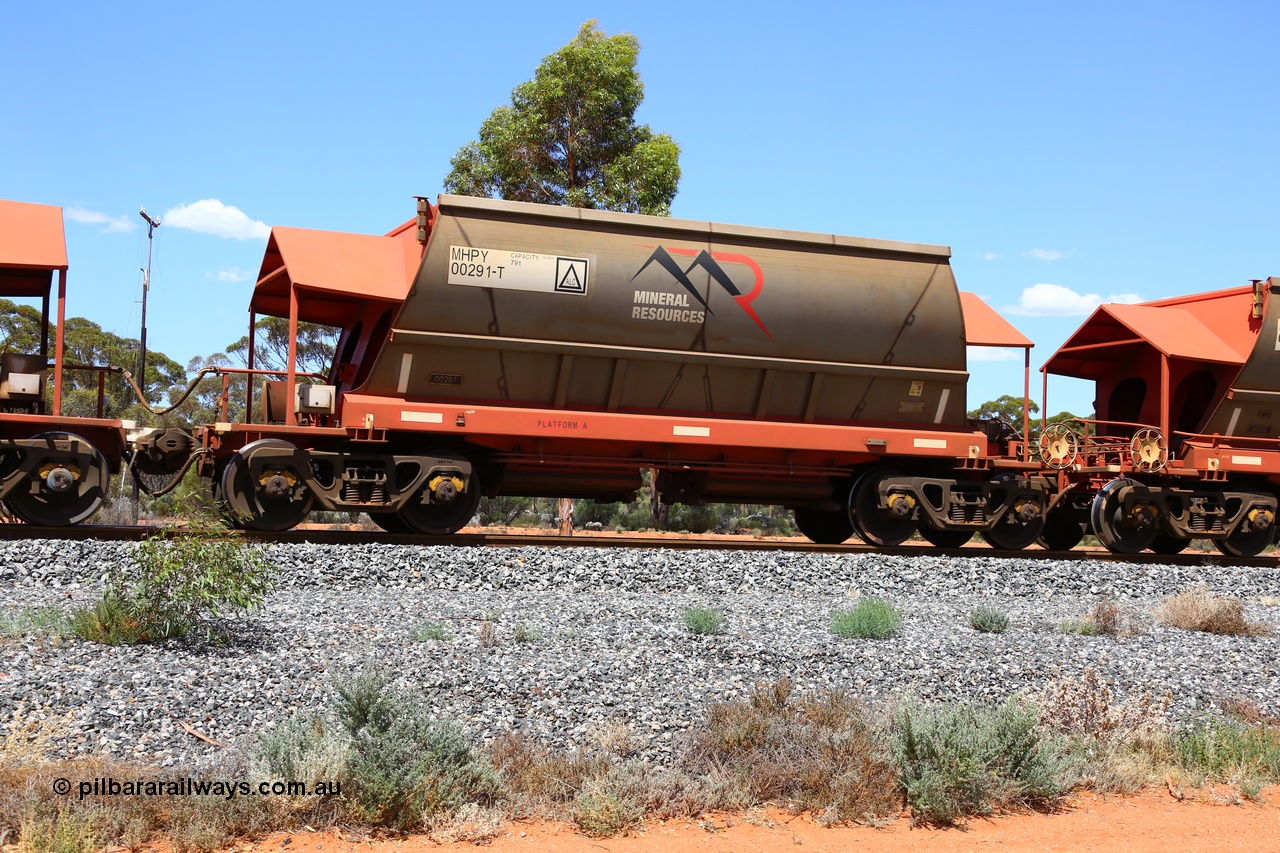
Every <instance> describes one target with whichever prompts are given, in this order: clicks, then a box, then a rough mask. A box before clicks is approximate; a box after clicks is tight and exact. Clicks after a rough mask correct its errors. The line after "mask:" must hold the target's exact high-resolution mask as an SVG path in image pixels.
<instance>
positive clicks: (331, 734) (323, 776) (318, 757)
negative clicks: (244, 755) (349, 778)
mask: <svg viewBox="0 0 1280 853" xmlns="http://www.w3.org/2000/svg"><path fill="white" fill-rule="evenodd" d="M335 728H337V727H335V726H334V725H332V724H331V723H329V722H328V721H326V720H325V719H324V718H323V717H320V716H316V717H310V718H308V717H303V716H295V717H293V718H291V719H289V720H287V721H285V722H284V723H282V724H280V725H278V726H276V727H275V728H274V729H271V730H270V731H267V732H264V733H263V734H262V735H261V736H260V737H259V738H258V748H257V751H256V752H255V753H254V757H255V759H256V761H257V763H258V764H259V765H261V768H262V769H263V770H265V771H266V774H267V775H268V776H270V778H272V779H286V780H291V781H299V782H306V783H307V785H308V786H312V785H314V784H315V783H316V782H330V781H339V782H340V781H341V779H342V777H343V776H345V775H346V760H347V742H346V740H344V739H343V738H342V737H341V736H340V733H339V732H338V731H335Z"/></svg>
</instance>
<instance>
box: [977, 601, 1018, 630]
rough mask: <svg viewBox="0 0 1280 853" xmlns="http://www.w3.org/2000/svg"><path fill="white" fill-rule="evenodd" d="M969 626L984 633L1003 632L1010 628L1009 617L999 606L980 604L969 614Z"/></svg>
mask: <svg viewBox="0 0 1280 853" xmlns="http://www.w3.org/2000/svg"><path fill="white" fill-rule="evenodd" d="M969 627H970V628H973V630H975V631H981V632H983V633H984V634H1003V633H1004V632H1005V631H1007V630H1008V629H1009V617H1008V616H1007V615H1006V614H1005V612H1004V611H1003V610H1001V609H1000V608H998V607H991V606H990V605H986V604H980V605H978V606H977V607H975V608H973V612H971V613H970V614H969Z"/></svg>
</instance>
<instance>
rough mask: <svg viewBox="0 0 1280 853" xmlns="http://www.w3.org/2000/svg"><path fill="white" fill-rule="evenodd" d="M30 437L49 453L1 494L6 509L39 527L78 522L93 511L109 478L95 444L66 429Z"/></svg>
mask: <svg viewBox="0 0 1280 853" xmlns="http://www.w3.org/2000/svg"><path fill="white" fill-rule="evenodd" d="M34 440H35V441H43V442H46V443H47V445H48V447H49V449H50V451H51V453H48V454H46V455H45V458H44V461H43V462H41V463H40V465H39V466H38V467H37V468H36V469H35V470H33V471H32V472H31V474H29V475H28V476H27V477H25V478H24V479H23V480H22V481H21V482H19V483H18V484H17V485H16V486H14V488H13V489H12V490H11V491H10V492H9V494H7V495H5V498H4V505H5V506H6V507H8V508H9V511H10V512H12V513H13V514H14V515H16V516H17V517H18V518H20V519H22V520H23V521H25V522H26V523H27V524H36V525H40V526H42V527H66V526H68V525H71V524H79V523H80V522H82V521H84V520H85V519H86V518H88V517H89V516H91V515H93V514H94V513H95V512H97V511H98V507H100V506H102V502H103V501H104V500H105V499H106V496H107V486H108V483H109V482H110V474H109V472H108V471H107V460H106V459H105V458H104V457H103V455H102V453H101V452H99V450H98V448H96V447H94V446H93V445H92V444H90V443H89V442H88V441H86V440H85V439H83V438H81V437H80V436H78V435H75V434H73V433H69V432H46V433H43V434H41V435H37V436H36V437H35V439H34ZM59 445H60V446H59ZM15 455H16V454H15Z"/></svg>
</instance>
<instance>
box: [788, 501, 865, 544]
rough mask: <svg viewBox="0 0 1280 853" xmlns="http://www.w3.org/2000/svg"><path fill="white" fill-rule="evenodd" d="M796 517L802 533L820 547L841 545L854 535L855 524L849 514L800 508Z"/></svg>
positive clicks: (797, 508) (796, 512) (805, 507)
mask: <svg viewBox="0 0 1280 853" xmlns="http://www.w3.org/2000/svg"><path fill="white" fill-rule="evenodd" d="M795 517H796V527H798V528H799V529H800V532H801V533H803V534H804V535H805V536H807V537H809V539H810V541H813V542H816V543H818V544H819V545H839V544H840V543H841V542H844V541H845V540H846V539H848V538H849V537H850V536H852V535H853V522H851V521H849V514H848V513H847V512H840V511H839V510H820V509H810V508H809V507H807V506H799V507H796V509H795Z"/></svg>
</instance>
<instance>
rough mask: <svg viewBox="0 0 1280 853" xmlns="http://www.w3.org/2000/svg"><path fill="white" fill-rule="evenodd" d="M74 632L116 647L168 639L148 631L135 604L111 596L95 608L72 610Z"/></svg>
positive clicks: (107, 595) (104, 598) (96, 603)
mask: <svg viewBox="0 0 1280 853" xmlns="http://www.w3.org/2000/svg"><path fill="white" fill-rule="evenodd" d="M71 631H72V633H74V634H75V635H76V636H77V637H80V638H81V639H84V640H89V641H91V642H94V643H106V644H107V645H112V646H119V645H124V644H129V643H141V642H145V641H147V640H159V639H164V637H166V636H168V635H166V634H161V633H159V632H152V631H148V629H147V624H146V622H145V617H144V616H142V615H140V614H138V612H137V611H136V610H135V608H134V605H133V604H131V603H130V602H128V601H126V600H125V599H122V598H119V597H117V596H115V595H112V594H110V593H108V594H106V595H105V596H103V597H102V598H100V599H98V601H96V602H95V603H94V604H93V605H92V606H91V607H82V608H80V609H79V610H74V611H72V613H71Z"/></svg>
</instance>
